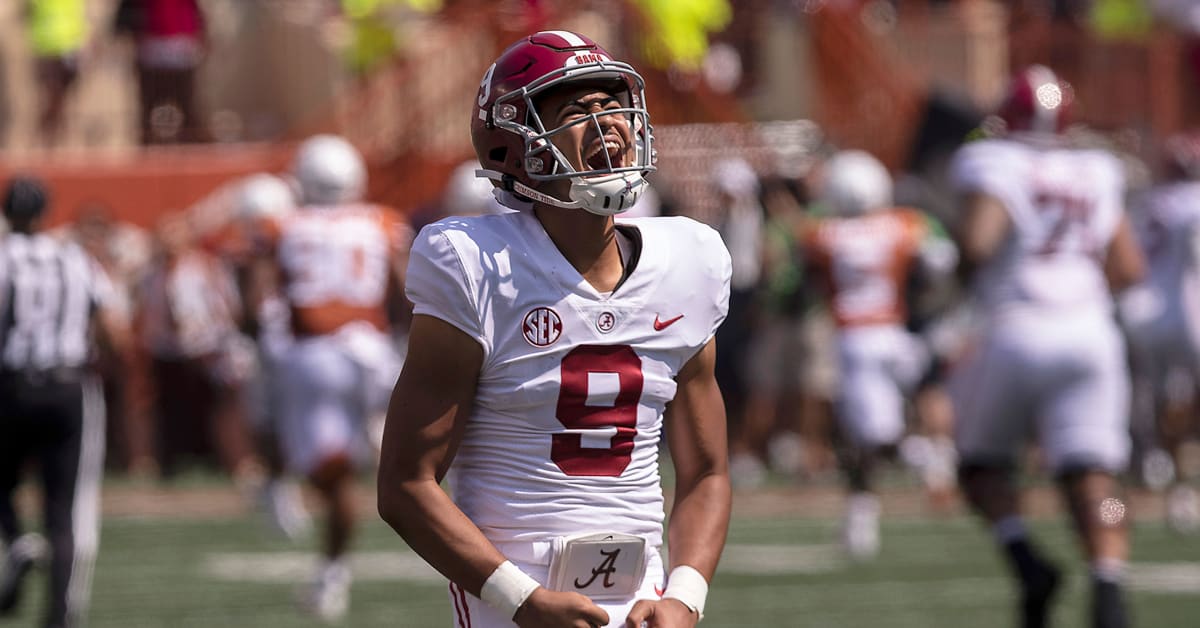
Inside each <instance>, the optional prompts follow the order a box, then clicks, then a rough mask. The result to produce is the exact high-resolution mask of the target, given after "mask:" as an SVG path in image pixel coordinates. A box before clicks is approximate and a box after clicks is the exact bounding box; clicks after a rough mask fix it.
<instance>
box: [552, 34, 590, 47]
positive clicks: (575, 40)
mask: <svg viewBox="0 0 1200 628" xmlns="http://www.w3.org/2000/svg"><path fill="white" fill-rule="evenodd" d="M542 34H546V35H557V36H559V37H561V38H562V39H563V41H565V42H567V46H569V47H571V48H582V47H586V46H587V43H586V42H584V41H583V40H582V39H580V38H579V35H576V34H575V33H572V32H570V31H542Z"/></svg>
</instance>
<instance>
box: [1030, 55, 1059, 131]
mask: <svg viewBox="0 0 1200 628" xmlns="http://www.w3.org/2000/svg"><path fill="white" fill-rule="evenodd" d="M1029 75H1030V77H1031V78H1032V79H1033V80H1032V81H1031V83H1032V85H1031V87H1032V89H1033V94H1032V96H1033V120H1031V121H1030V126H1032V127H1033V130H1034V131H1040V132H1042V133H1053V132H1054V131H1055V130H1056V129H1057V127H1058V116H1059V111H1058V105H1055V106H1054V107H1049V106H1047V105H1046V103H1044V102H1041V98H1042V94H1041V93H1039V92H1040V90H1041V88H1042V86H1043V85H1054V86H1055V88H1056V89H1057V87H1058V77H1057V76H1055V74H1054V72H1053V71H1052V70H1050V68H1048V67H1046V66H1044V65H1035V66H1032V67H1030V68H1029Z"/></svg>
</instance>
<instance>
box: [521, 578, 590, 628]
mask: <svg viewBox="0 0 1200 628" xmlns="http://www.w3.org/2000/svg"><path fill="white" fill-rule="evenodd" d="M513 621H514V622H515V623H516V624H517V625H518V626H520V627H521V628H599V627H600V626H607V625H608V613H606V612H604V609H602V608H600V607H599V606H596V603H595V602H593V601H591V600H590V599H588V598H587V597H586V596H584V595H580V594H579V593H575V592H573V591H568V592H560V591H551V590H550V589H547V588H545V587H539V588H538V589H537V590H536V591H534V592H533V594H532V595H530V596H529V598H528V599H526V600H525V603H524V604H522V605H521V608H518V609H517V614H516V615H513Z"/></svg>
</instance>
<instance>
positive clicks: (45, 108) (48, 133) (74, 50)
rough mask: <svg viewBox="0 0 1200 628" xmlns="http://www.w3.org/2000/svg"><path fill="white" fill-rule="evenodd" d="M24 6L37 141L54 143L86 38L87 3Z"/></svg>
mask: <svg viewBox="0 0 1200 628" xmlns="http://www.w3.org/2000/svg"><path fill="white" fill-rule="evenodd" d="M27 8H28V12H27V15H28V24H29V43H30V47H31V48H32V51H33V56H34V63H35V64H36V73H37V79H38V83H39V84H40V85H41V89H42V94H41V97H42V103H41V113H40V116H39V119H38V128H39V131H40V132H41V141H42V142H44V143H45V144H46V145H47V146H54V145H56V144H57V143H58V140H59V139H60V138H59V135H60V134H61V132H62V128H63V109H64V105H65V104H66V99H67V92H68V91H69V90H70V87H71V85H73V84H74V83H75V79H76V77H77V76H78V74H79V62H80V57H81V56H82V53H83V49H84V46H86V45H87V41H88V25H87V6H86V2H85V0H28V5H27Z"/></svg>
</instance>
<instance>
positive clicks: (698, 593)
mask: <svg viewBox="0 0 1200 628" xmlns="http://www.w3.org/2000/svg"><path fill="white" fill-rule="evenodd" d="M666 598H672V599H676V600H679V601H680V602H683V605H684V606H686V607H688V608H690V609H692V610H693V611H695V612H696V614H697V615H699V616H700V619H704V601H705V599H707V598H708V581H707V580H705V579H704V576H702V575H700V572H699V571H696V570H695V569H694V568H692V567H688V566H687V565H680V566H678V567H676V568H674V569H672V570H671V575H669V576H667V590H666V591H663V599H666Z"/></svg>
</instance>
